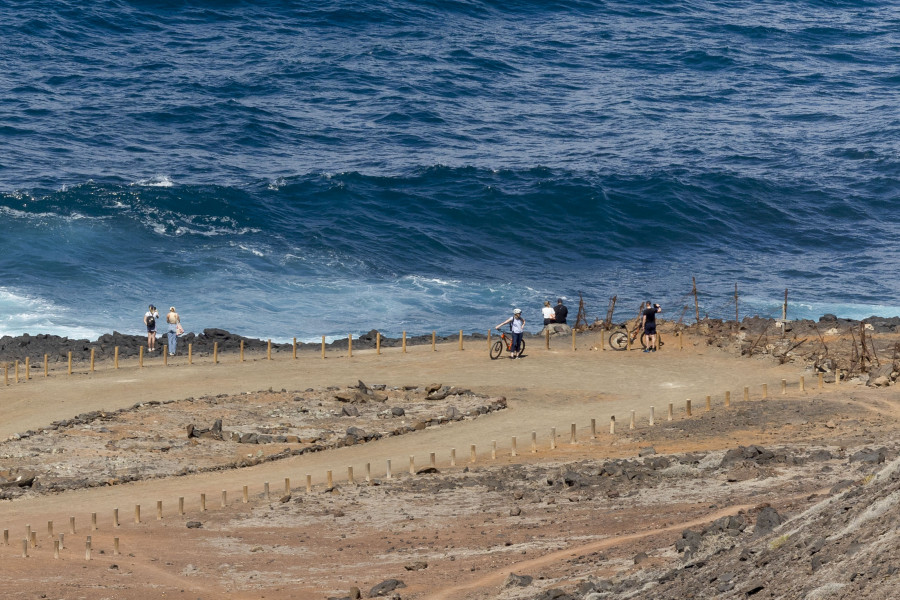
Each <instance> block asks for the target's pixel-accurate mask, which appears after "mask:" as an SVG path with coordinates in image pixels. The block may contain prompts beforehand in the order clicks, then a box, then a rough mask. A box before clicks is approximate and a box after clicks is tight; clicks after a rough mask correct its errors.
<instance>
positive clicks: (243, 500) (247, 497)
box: [241, 485, 250, 504]
mask: <svg viewBox="0 0 900 600" xmlns="http://www.w3.org/2000/svg"><path fill="white" fill-rule="evenodd" d="M241 491H242V492H243V497H242V498H241V503H242V504H247V503H248V502H250V490H249V489H248V487H247V486H246V485H245V486H244V488H243V490H241Z"/></svg>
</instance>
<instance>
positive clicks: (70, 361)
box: [69, 346, 144, 375]
mask: <svg viewBox="0 0 900 600" xmlns="http://www.w3.org/2000/svg"><path fill="white" fill-rule="evenodd" d="M141 366H142V367H143V366H144V347H143V346H141ZM71 374H72V351H71V350H69V375H71Z"/></svg>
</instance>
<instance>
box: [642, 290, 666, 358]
mask: <svg viewBox="0 0 900 600" xmlns="http://www.w3.org/2000/svg"><path fill="white" fill-rule="evenodd" d="M661 312H662V308H660V306H659V304H651V303H650V301H649V300H647V308H645V309H644V310H643V312H642V313H641V325H642V326H643V328H644V335H646V336H647V347H646V348H644V352H656V349H657V337H656V313H661Z"/></svg>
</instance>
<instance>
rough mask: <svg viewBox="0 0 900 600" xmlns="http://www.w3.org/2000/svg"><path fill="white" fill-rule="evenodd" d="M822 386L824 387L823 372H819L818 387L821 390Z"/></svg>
mask: <svg viewBox="0 0 900 600" xmlns="http://www.w3.org/2000/svg"><path fill="white" fill-rule="evenodd" d="M823 387H825V374H824V373H819V389H820V390H821V389H822V388H823Z"/></svg>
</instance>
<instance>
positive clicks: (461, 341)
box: [459, 329, 463, 350]
mask: <svg viewBox="0 0 900 600" xmlns="http://www.w3.org/2000/svg"><path fill="white" fill-rule="evenodd" d="M459 349H460V350H462V349H463V330H462V329H460V330H459Z"/></svg>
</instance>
